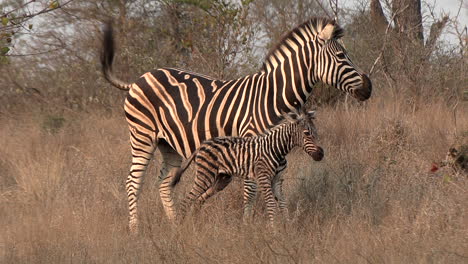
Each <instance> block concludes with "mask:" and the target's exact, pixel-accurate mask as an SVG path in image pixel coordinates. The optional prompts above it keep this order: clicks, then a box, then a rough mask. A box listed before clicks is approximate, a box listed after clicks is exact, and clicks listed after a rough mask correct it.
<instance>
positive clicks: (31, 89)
mask: <svg viewBox="0 0 468 264" xmlns="http://www.w3.org/2000/svg"><path fill="white" fill-rule="evenodd" d="M339 3H340V2H338V1H320V0H294V1H282V0H272V1H269V0H242V1H235V0H156V1H155V0H80V1H77V0H67V1H65V0H63V1H58V0H57V1H50V0H37V1H30V0H22V1H16V0H6V1H2V3H1V4H0V19H1V23H0V87H1V89H0V111H1V112H4V113H11V112H15V111H20V109H25V110H26V111H30V110H35V111H37V110H40V111H46V112H48V111H55V112H57V111H59V112H60V111H90V110H92V109H93V108H94V107H100V108H102V107H104V108H106V109H109V110H110V109H119V108H116V106H121V105H122V99H123V97H124V96H125V94H124V93H121V92H119V91H117V90H116V89H112V88H111V87H110V86H109V85H108V84H107V83H106V82H105V81H104V79H103V78H102V77H101V73H100V64H99V53H100V48H101V43H100V39H101V27H102V24H103V23H105V22H107V21H113V23H114V25H115V27H116V29H117V30H116V33H117V34H116V37H117V58H116V63H115V67H116V69H115V70H116V72H117V74H118V76H120V77H121V78H122V79H124V80H127V81H129V82H131V81H133V80H136V79H137V78H138V76H140V75H141V74H143V73H144V72H146V71H149V70H151V69H154V68H157V67H178V68H183V69H187V70H190V71H193V72H199V73H203V74H207V75H210V76H213V77H216V78H220V79H230V78H237V77H241V76H243V75H245V74H250V73H254V72H256V71H258V70H259V69H260V66H261V64H262V62H263V59H264V56H265V54H266V53H267V51H268V49H269V48H270V47H271V46H273V45H274V44H275V43H276V42H277V41H278V40H279V39H280V38H281V36H282V35H283V34H284V33H285V32H287V31H288V30H290V29H291V28H293V27H294V26H295V25H297V24H299V23H301V22H303V21H305V20H306V19H308V18H310V17H312V16H329V17H334V18H336V19H337V20H338V22H339V23H340V24H341V25H342V26H343V27H344V28H345V30H346V34H345V37H344V38H343V45H344V46H345V47H346V48H347V50H348V51H349V53H350V55H351V57H352V59H353V60H354V62H355V64H356V65H358V66H359V67H361V68H362V69H363V70H364V71H366V72H371V79H372V81H373V85H374V92H375V95H376V96H391V97H398V98H403V99H404V100H405V101H407V102H408V103H410V104H414V103H415V102H416V101H427V100H437V101H439V100H443V101H445V102H447V104H448V105H450V106H454V105H458V103H459V102H461V101H463V99H466V97H467V86H466V84H467V83H468V80H467V78H468V77H467V75H466V72H468V69H467V33H466V26H465V28H464V27H463V25H462V24H461V23H460V22H459V18H458V16H454V17H451V16H448V15H446V14H437V13H436V12H434V3H432V2H431V3H426V2H425V1H422V2H421V1H420V0H394V1H387V0H382V1H379V0H369V1H356V4H355V5H354V6H352V7H351V8H349V7H343V6H340V5H339ZM462 3H463V2H460V8H459V9H460V11H461V12H464V11H466V8H467V7H466V5H465V6H463V5H462ZM444 32H451V34H452V35H451V38H452V39H455V40H456V41H455V42H458V43H455V44H454V42H453V41H452V42H451V43H449V42H448V41H447V38H446V37H445V38H441V37H440V36H441V34H442V33H444ZM315 94H316V96H315V97H314V98H315V101H314V102H312V103H316V104H332V105H334V104H336V103H339V102H344V101H346V102H347V103H356V102H355V101H354V100H351V99H350V102H348V100H347V98H345V95H344V94H343V93H341V92H339V91H337V90H336V89H333V88H330V87H328V86H325V85H323V84H318V85H317V87H316V89H315Z"/></svg>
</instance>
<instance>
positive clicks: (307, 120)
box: [171, 111, 323, 224]
mask: <svg viewBox="0 0 468 264" xmlns="http://www.w3.org/2000/svg"><path fill="white" fill-rule="evenodd" d="M314 115H315V112H314V111H311V112H308V113H304V114H301V115H296V114H293V115H285V117H286V121H285V122H283V123H282V124H280V125H278V126H276V127H274V128H272V129H271V130H269V131H267V132H266V133H264V134H261V135H259V136H255V137H245V138H240V137H219V138H213V139H211V140H207V141H205V142H204V143H203V144H202V145H201V146H200V148H199V149H198V150H196V151H195V152H194V153H193V154H192V155H191V156H190V157H189V158H188V159H187V160H186V161H185V162H184V163H183V164H182V166H181V168H180V169H179V170H178V171H177V172H176V174H175V175H174V176H173V178H172V183H171V189H172V188H173V187H174V186H175V185H176V184H177V183H178V182H179V180H180V177H181V175H182V173H183V172H184V171H185V170H186V169H187V167H188V166H189V165H190V163H191V162H192V161H193V160H195V164H196V176H195V183H194V185H193V187H192V190H191V191H190V193H189V194H188V195H187V197H186V199H185V201H184V202H183V205H182V209H181V217H184V216H185V214H186V211H187V209H188V207H189V206H190V204H191V203H192V202H194V201H197V202H198V203H199V205H201V204H203V203H204V202H205V201H206V200H207V199H208V198H209V197H211V196H212V195H214V194H215V193H216V192H218V191H221V190H223V189H224V188H225V187H226V186H227V185H228V184H229V183H230V182H231V180H232V177H234V176H237V177H240V178H242V179H243V180H244V218H246V217H250V216H251V213H252V202H253V200H254V197H255V194H256V184H255V183H256V182H257V183H258V185H259V187H260V188H261V191H262V193H263V195H264V198H265V202H266V205H267V213H268V217H269V219H270V222H271V224H273V221H274V215H275V212H276V207H277V203H276V201H275V199H276V200H277V201H278V202H279V208H280V210H281V211H282V212H285V210H286V203H285V199H284V197H283V195H282V193H281V188H276V186H277V185H278V184H280V181H281V179H279V177H277V176H276V175H278V174H276V171H277V169H278V167H280V165H281V162H282V161H283V160H285V157H286V155H287V154H288V153H289V152H290V151H291V150H292V149H293V148H295V147H299V146H300V147H302V148H303V149H304V151H305V152H306V153H308V154H309V155H310V156H312V158H313V159H314V160H316V161H319V160H321V159H322V158H323V149H322V148H321V147H320V146H318V145H317V144H316V142H315V140H316V129H315V126H314V123H313V118H314Z"/></svg>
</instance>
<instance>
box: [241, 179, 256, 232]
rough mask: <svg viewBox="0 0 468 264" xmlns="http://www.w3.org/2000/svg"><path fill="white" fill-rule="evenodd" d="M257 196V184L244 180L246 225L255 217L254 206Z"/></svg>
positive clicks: (244, 218)
mask: <svg viewBox="0 0 468 264" xmlns="http://www.w3.org/2000/svg"><path fill="white" fill-rule="evenodd" d="M256 196H257V182H256V181H255V180H252V179H244V215H243V217H242V220H243V222H244V223H246V222H248V221H251V220H252V217H253V211H252V208H253V204H254V202H255V198H256Z"/></svg>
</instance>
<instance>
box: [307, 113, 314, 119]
mask: <svg viewBox="0 0 468 264" xmlns="http://www.w3.org/2000/svg"><path fill="white" fill-rule="evenodd" d="M306 116H307V118H308V119H315V111H308V112H307V113H306Z"/></svg>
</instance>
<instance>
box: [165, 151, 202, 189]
mask: <svg viewBox="0 0 468 264" xmlns="http://www.w3.org/2000/svg"><path fill="white" fill-rule="evenodd" d="M197 152H198V150H196V151H194V152H193V153H192V155H190V157H188V159H186V160H185V161H184V162H182V164H181V165H180V168H179V169H178V170H177V171H176V173H175V174H174V176H173V177H172V181H171V184H170V187H171V188H174V187H175V186H176V185H177V184H178V183H179V182H180V178H181V177H182V174H183V173H184V171H185V170H187V168H188V166H189V165H190V163H192V160H193V159H194V158H195V155H197Z"/></svg>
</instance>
